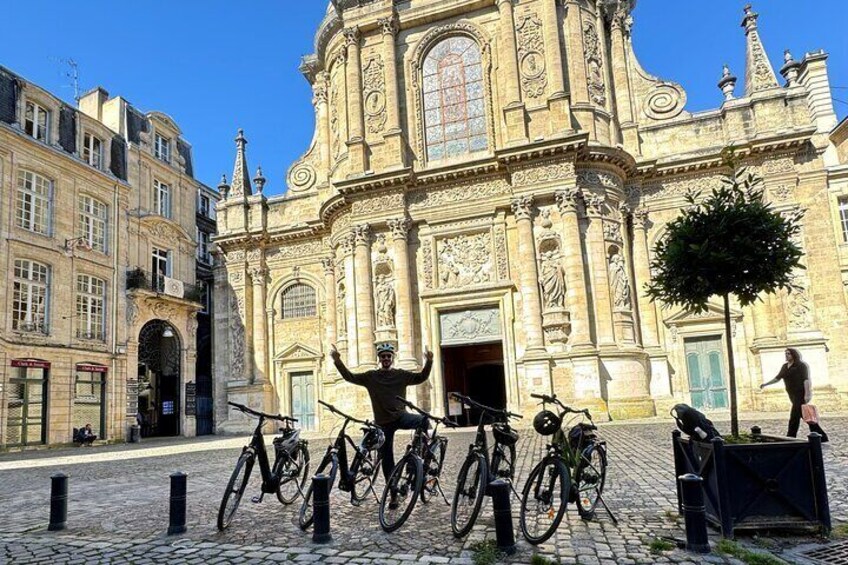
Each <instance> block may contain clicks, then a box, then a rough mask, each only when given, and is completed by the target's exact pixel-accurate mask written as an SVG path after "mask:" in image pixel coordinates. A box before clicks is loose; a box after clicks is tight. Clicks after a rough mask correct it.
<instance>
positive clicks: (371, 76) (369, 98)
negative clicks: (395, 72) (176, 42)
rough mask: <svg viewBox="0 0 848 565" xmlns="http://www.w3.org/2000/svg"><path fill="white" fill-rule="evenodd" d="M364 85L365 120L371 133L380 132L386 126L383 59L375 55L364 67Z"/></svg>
mask: <svg viewBox="0 0 848 565" xmlns="http://www.w3.org/2000/svg"><path fill="white" fill-rule="evenodd" d="M362 87H363V90H364V93H365V99H364V100H365V104H364V108H365V121H366V123H367V124H368V131H369V132H370V133H380V132H381V131H383V129H384V128H385V127H386V120H387V116H386V79H385V73H384V69H383V59H382V58H381V57H380V55H374V56H372V57H371V58H370V59H368V61H367V62H366V63H365V65H364V67H363V69H362Z"/></svg>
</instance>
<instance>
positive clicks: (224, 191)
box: [218, 173, 230, 198]
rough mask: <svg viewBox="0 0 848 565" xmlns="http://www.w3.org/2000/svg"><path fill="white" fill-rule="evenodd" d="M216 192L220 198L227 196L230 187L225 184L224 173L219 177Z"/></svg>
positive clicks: (225, 177) (225, 176)
mask: <svg viewBox="0 0 848 565" xmlns="http://www.w3.org/2000/svg"><path fill="white" fill-rule="evenodd" d="M218 192H219V193H220V194H221V198H227V197H228V196H229V193H230V185H229V183H227V175H226V173H225V174H223V175H221V182H220V183H218Z"/></svg>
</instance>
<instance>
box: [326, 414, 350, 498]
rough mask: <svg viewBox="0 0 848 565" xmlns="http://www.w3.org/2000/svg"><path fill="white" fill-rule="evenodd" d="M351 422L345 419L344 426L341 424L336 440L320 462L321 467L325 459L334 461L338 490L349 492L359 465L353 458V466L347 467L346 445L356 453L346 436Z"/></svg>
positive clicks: (348, 437) (348, 436)
mask: <svg viewBox="0 0 848 565" xmlns="http://www.w3.org/2000/svg"><path fill="white" fill-rule="evenodd" d="M351 421H353V419H352V418H348V417H345V421H344V424H342V428H341V429H340V430H339V433H338V435H337V436H336V439H335V440H333V443H332V445H330V446H329V447H328V448H327V453H326V454H325V455H324V460H323V461H321V466H323V465H324V464H325V463H326V462H327V458H330V460H332V459H335V461H336V464H337V465H338V467H337V472H338V473H339V490H342V491H349V490H350V489H351V488H353V479H354V478H355V477H356V472H357V471H358V470H359V469H358V468H357V465H358V463H359V459H358V458H357V457H354V460H353V466H351V467H348V462H347V444H348V443H349V444H350V446H351V447H352V448H353V450H354V451H357V448H356V443H354V441H353V438H351V437H350V435H348V434H347V426H348V424H350V422H351Z"/></svg>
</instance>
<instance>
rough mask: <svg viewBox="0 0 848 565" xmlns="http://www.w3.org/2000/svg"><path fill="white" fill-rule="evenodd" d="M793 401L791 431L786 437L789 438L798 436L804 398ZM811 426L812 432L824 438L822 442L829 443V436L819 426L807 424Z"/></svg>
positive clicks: (790, 418)
mask: <svg viewBox="0 0 848 565" xmlns="http://www.w3.org/2000/svg"><path fill="white" fill-rule="evenodd" d="M790 400H791V401H792V410H791V411H790V412H789V431H787V432H786V435H788V436H789V437H797V436H798V428H799V427H800V426H801V405H802V404H804V399H803V398H790ZM807 425H808V426H810V432H816V433H817V434H819V435H820V436H821V437H822V441H827V434H826V433H825V431H824V430H823V429H822V427H821V426H820V425H818V424H807Z"/></svg>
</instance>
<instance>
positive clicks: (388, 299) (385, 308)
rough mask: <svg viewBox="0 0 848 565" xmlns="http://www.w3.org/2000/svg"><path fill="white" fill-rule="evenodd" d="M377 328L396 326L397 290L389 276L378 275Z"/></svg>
mask: <svg viewBox="0 0 848 565" xmlns="http://www.w3.org/2000/svg"><path fill="white" fill-rule="evenodd" d="M376 286H377V327H393V326H394V325H395V289H394V287H393V286H392V280H391V279H390V278H389V277H388V276H387V275H377V285H376Z"/></svg>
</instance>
